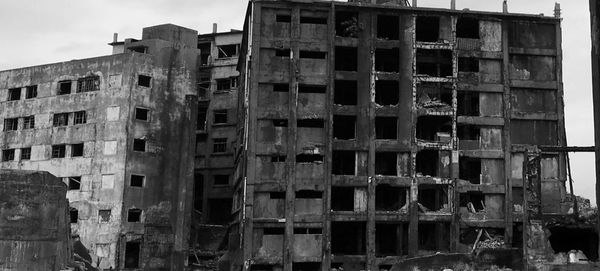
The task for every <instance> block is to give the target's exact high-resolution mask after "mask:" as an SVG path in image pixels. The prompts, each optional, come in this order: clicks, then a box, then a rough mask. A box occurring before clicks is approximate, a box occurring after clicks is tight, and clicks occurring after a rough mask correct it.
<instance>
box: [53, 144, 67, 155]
mask: <svg viewBox="0 0 600 271" xmlns="http://www.w3.org/2000/svg"><path fill="white" fill-rule="evenodd" d="M65 153H66V145H64V144H60V145H52V158H64V157H65Z"/></svg>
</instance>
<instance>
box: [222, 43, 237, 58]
mask: <svg viewBox="0 0 600 271" xmlns="http://www.w3.org/2000/svg"><path fill="white" fill-rule="evenodd" d="M217 50H218V51H219V58H226V57H236V56H237V55H238V45H237V44H229V45H221V46H217Z"/></svg>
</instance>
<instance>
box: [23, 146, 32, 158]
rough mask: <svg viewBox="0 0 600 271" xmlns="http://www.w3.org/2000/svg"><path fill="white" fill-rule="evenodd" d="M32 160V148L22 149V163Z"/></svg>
mask: <svg viewBox="0 0 600 271" xmlns="http://www.w3.org/2000/svg"><path fill="white" fill-rule="evenodd" d="M30 159H31V148H22V149H21V161H23V160H30Z"/></svg>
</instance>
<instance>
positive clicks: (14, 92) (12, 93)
mask: <svg viewBox="0 0 600 271" xmlns="http://www.w3.org/2000/svg"><path fill="white" fill-rule="evenodd" d="M20 99H21V88H11V89H8V100H9V101H16V100H20Z"/></svg>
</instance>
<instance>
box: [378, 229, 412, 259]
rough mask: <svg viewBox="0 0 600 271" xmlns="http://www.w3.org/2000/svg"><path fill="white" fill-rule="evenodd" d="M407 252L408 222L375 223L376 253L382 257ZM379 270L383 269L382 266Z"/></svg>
mask: <svg viewBox="0 0 600 271" xmlns="http://www.w3.org/2000/svg"><path fill="white" fill-rule="evenodd" d="M407 254H408V223H398V224H392V223H377V224H376V225H375V255H377V256H378V257H381V256H402V255H407ZM389 269H391V268H389ZM389 269H388V270H389ZM379 270H380V271H382V269H381V268H379Z"/></svg>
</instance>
